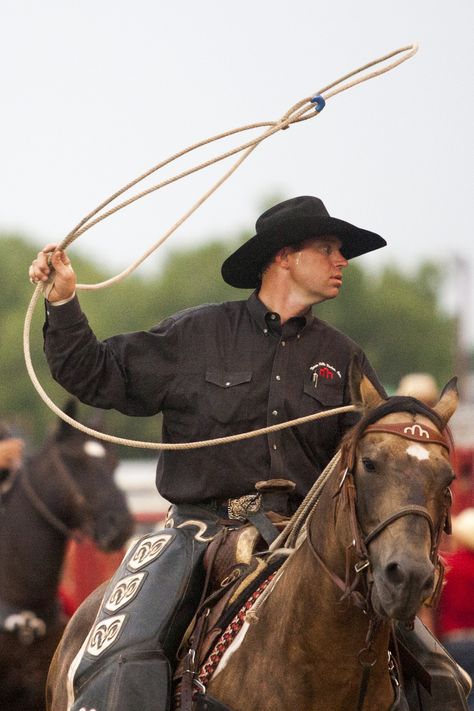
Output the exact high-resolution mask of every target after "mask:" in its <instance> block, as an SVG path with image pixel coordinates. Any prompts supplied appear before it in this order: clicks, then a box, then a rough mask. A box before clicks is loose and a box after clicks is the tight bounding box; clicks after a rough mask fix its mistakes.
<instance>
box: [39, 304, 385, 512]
mask: <svg viewBox="0 0 474 711" xmlns="http://www.w3.org/2000/svg"><path fill="white" fill-rule="evenodd" d="M44 334H45V351H46V356H47V359H48V362H49V365H50V369H51V372H52V374H53V377H54V378H55V380H57V381H58V382H59V383H60V384H61V385H62V386H63V387H64V388H66V390H68V391H69V392H70V393H72V394H73V395H75V396H76V397H78V398H79V399H80V400H82V401H83V402H84V403H87V404H89V405H93V406H95V407H101V408H114V409H116V410H118V411H120V412H123V413H125V414H127V415H136V416H143V415H154V414H156V413H158V412H160V411H161V412H162V413H163V431H162V439H163V441H164V442H181V441H183V442H191V441H196V440H204V439H211V438H215V437H222V436H225V435H230V434H235V433H238V432H245V431H247V430H251V429H258V428H260V427H265V426H267V425H271V424H275V423H277V422H283V421H285V420H288V419H293V418H296V417H301V416H303V415H308V414H310V413H313V412H319V411H322V410H328V409H331V408H334V407H338V406H341V405H343V404H348V403H349V402H350V395H349V391H348V377H347V376H348V368H349V364H350V361H351V359H352V357H353V355H357V356H358V358H359V361H360V363H361V366H362V369H363V370H364V372H365V373H366V374H367V375H368V377H369V378H370V380H371V381H372V382H373V383H374V385H375V386H376V387H377V388H378V389H379V390H380V392H381V393H382V394H383V388H382V386H381V385H380V383H379V381H378V379H377V377H376V375H375V373H374V371H373V370H372V368H371V366H370V364H369V363H368V360H367V358H366V357H365V355H364V353H363V352H362V350H361V349H360V348H359V346H357V345H356V344H355V343H354V342H353V341H351V340H350V339H349V338H347V337H346V336H344V335H343V334H342V333H340V332H339V331H337V330H336V329H335V328H333V327H331V326H329V325H328V324H326V323H325V322H323V321H321V320H319V319H318V318H316V317H314V316H313V314H312V313H311V312H310V311H308V313H307V315H306V316H304V317H298V318H292V319H289V320H288V321H287V322H286V323H285V324H284V325H283V326H281V324H280V318H279V316H278V314H276V313H272V312H269V311H268V310H267V308H266V307H265V306H264V304H263V303H262V302H261V301H260V300H259V299H258V297H257V295H256V294H255V293H254V294H252V296H251V297H250V298H249V299H248V301H232V302H227V303H224V304H211V305H205V306H198V307H196V308H191V309H187V310H185V311H182V312H180V313H178V314H176V315H174V316H171V317H170V318H167V319H166V320H164V321H163V322H162V323H160V324H159V325H158V326H155V327H154V328H152V329H151V330H150V331H146V332H145V331H142V332H136V333H127V334H122V335H118V336H114V337H112V338H108V339H107V340H105V341H102V342H100V341H98V340H97V339H96V337H95V335H94V333H93V332H92V330H91V329H90V327H89V325H88V322H87V319H86V317H85V315H84V314H83V313H82V311H81V309H80V306H79V302H78V301H77V299H74V300H73V301H71V302H69V303H67V304H64V305H62V306H57V307H53V306H49V305H48V306H47V319H46V324H45V329H44ZM355 420H356V417H355V416H354V415H353V414H352V413H350V414H346V415H343V416H339V417H334V416H331V417H328V418H325V419H323V420H319V421H316V422H311V423H308V424H305V425H300V426H297V427H292V428H288V429H284V430H281V431H279V432H272V433H270V434H268V435H263V436H259V437H254V438H252V439H247V440H243V441H240V442H234V443H231V444H225V445H218V446H214V447H208V448H203V449H194V450H181V451H168V450H167V451H162V452H161V453H160V457H159V460H158V466H157V487H158V490H159V491H160V493H161V494H162V496H164V497H165V498H166V499H168V500H169V501H171V502H173V503H182V502H188V503H190V502H193V503H197V502H200V501H205V500H207V499H225V498H231V497H237V496H242V495H243V494H247V493H251V492H253V491H254V485H255V483H256V482H257V481H260V480H263V479H271V478H285V479H292V480H293V481H295V482H296V490H295V497H294V498H295V501H294V503H295V504H297V503H299V501H301V499H302V498H303V497H304V495H305V494H306V492H307V491H308V489H309V488H310V487H311V485H312V484H313V482H314V481H315V479H316V478H317V477H318V476H319V474H320V473H321V471H322V469H323V468H324V466H325V465H326V464H327V462H328V461H329V459H330V458H331V456H332V455H333V454H334V452H335V451H336V449H337V445H338V443H339V441H340V439H341V436H342V435H343V433H344V432H345V430H346V429H347V428H348V427H349V426H350V425H352V424H353V423H354V422H355Z"/></svg>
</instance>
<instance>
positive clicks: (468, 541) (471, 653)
mask: <svg viewBox="0 0 474 711" xmlns="http://www.w3.org/2000/svg"><path fill="white" fill-rule="evenodd" d="M453 543H454V546H455V548H454V550H453V551H452V552H450V553H443V558H444V559H445V561H446V578H445V579H446V584H445V586H444V588H443V592H442V594H441V599H440V602H439V607H438V613H437V633H438V636H439V638H440V640H441V642H442V644H443V645H444V647H445V648H446V649H447V650H448V652H449V653H450V654H451V656H452V657H454V659H455V660H456V661H457V662H458V664H460V665H461V667H463V669H465V670H466V671H467V673H468V674H469V675H470V676H471V677H472V678H474V508H468V509H464V511H462V512H461V513H460V514H459V515H458V516H453ZM468 705H469V709H470V710H471V711H474V694H473V693H472V692H471V695H470V697H469V699H468Z"/></svg>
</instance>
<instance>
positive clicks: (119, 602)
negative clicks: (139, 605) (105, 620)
mask: <svg viewBox="0 0 474 711" xmlns="http://www.w3.org/2000/svg"><path fill="white" fill-rule="evenodd" d="M145 577H146V573H135V574H134V575H128V576H127V577H126V578H122V579H121V580H119V581H118V583H117V584H116V586H115V587H114V589H113V590H112V592H111V593H110V595H109V597H108V599H107V602H106V603H105V605H104V607H105V609H106V610H107V611H108V612H117V610H120V608H122V607H123V606H124V605H127V604H128V603H129V602H130V601H131V600H133V598H134V597H135V596H136V595H137V594H138V591H139V590H140V588H141V586H142V583H143V580H144V578H145Z"/></svg>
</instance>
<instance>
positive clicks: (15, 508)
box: [0, 465, 66, 606]
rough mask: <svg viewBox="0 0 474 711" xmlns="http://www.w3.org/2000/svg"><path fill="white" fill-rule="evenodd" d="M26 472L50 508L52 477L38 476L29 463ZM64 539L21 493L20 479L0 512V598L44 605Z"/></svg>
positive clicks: (55, 582) (57, 572) (54, 588)
mask: <svg viewBox="0 0 474 711" xmlns="http://www.w3.org/2000/svg"><path fill="white" fill-rule="evenodd" d="M29 467H30V468H29V470H28V471H27V472H22V473H21V476H25V475H27V476H28V477H29V481H30V482H31V484H32V486H33V487H34V489H35V491H36V492H38V494H40V495H41V499H42V501H44V502H45V503H46V504H47V505H48V506H51V508H52V510H54V499H55V492H54V480H53V477H52V476H51V473H50V476H49V480H48V476H47V472H45V473H44V474H43V475H39V476H38V477H37V476H36V475H35V470H34V467H33V465H29ZM65 545H66V539H65V537H64V536H63V535H62V534H60V533H59V532H58V531H57V530H55V529H54V528H53V526H52V525H51V524H50V523H48V522H47V521H45V520H44V518H43V517H42V516H41V515H40V514H39V513H38V511H37V510H36V509H35V507H34V506H33V505H32V503H31V501H30V499H29V498H28V496H27V494H26V493H25V491H24V489H23V487H22V484H21V479H20V477H18V480H17V481H16V482H15V486H14V488H13V490H12V491H11V492H10V493H9V496H8V498H7V500H6V501H5V502H4V510H3V511H2V513H0V598H1V599H4V600H7V601H8V602H10V603H11V604H14V605H21V604H23V603H25V604H26V603H29V604H30V605H31V604H32V603H33V604H34V603H36V604H38V605H44V606H46V605H47V604H48V603H49V602H51V601H52V600H53V599H54V598H55V596H56V591H57V585H58V581H59V576H60V571H61V566H62V563H63V560H64V554H65Z"/></svg>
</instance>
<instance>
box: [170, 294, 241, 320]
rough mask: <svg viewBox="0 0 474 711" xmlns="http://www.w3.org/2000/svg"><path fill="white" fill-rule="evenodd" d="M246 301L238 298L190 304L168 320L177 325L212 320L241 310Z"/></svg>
mask: <svg viewBox="0 0 474 711" xmlns="http://www.w3.org/2000/svg"><path fill="white" fill-rule="evenodd" d="M245 303H246V302H245V301H244V300H242V301H237V300H236V301H224V302H222V303H217V304H199V305H198V306H190V307H189V308H187V309H182V310H181V311H177V312H176V313H175V314H173V315H172V316H169V317H168V318H167V319H166V321H169V322H172V323H175V324H176V325H181V324H184V325H186V324H187V323H188V322H189V321H193V322H197V321H203V322H205V321H212V320H214V319H220V318H224V317H225V316H226V315H230V314H233V313H235V312H237V311H240V310H241V309H242V308H244V306H245Z"/></svg>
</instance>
